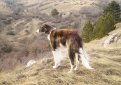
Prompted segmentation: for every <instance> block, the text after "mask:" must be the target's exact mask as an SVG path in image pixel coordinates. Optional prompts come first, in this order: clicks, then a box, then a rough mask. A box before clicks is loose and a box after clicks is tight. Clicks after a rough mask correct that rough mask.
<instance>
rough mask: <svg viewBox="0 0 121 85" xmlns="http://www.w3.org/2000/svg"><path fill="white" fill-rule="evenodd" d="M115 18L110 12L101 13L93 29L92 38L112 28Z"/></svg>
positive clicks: (98, 36) (100, 35)
mask: <svg viewBox="0 0 121 85" xmlns="http://www.w3.org/2000/svg"><path fill="white" fill-rule="evenodd" d="M114 25H115V18H114V16H113V15H112V14H110V13H107V14H103V15H102V16H101V17H100V18H99V19H98V21H97V23H96V25H95V27H94V30H93V38H94V39H95V38H98V39H99V38H102V37H104V36H105V35H107V34H108V33H109V32H110V31H112V30H114V29H115V27H114Z"/></svg>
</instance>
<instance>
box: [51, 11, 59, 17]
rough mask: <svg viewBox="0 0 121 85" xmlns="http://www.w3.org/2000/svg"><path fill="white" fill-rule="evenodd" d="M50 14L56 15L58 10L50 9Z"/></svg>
mask: <svg viewBox="0 0 121 85" xmlns="http://www.w3.org/2000/svg"><path fill="white" fill-rule="evenodd" d="M51 15H52V16H58V15H59V12H58V10H57V9H53V10H52V11H51Z"/></svg>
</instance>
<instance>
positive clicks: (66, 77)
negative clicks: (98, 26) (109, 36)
mask: <svg viewBox="0 0 121 85" xmlns="http://www.w3.org/2000/svg"><path fill="white" fill-rule="evenodd" d="M95 42H97V41H95ZM95 42H92V43H90V44H86V45H85V46H86V50H88V53H89V55H90V56H91V57H90V58H91V61H90V63H91V65H92V67H94V68H95V69H94V70H87V69H85V68H84V67H83V66H82V64H80V68H79V69H78V70H77V71H76V72H75V73H72V74H69V73H67V72H68V71H69V68H70V64H69V61H68V60H67V59H66V60H65V61H63V62H62V65H61V66H60V67H59V68H58V69H53V68H52V65H53V59H52V57H50V58H46V59H43V60H39V61H38V62H37V63H36V64H34V65H32V66H31V67H29V68H25V67H23V68H19V67H18V69H17V70H16V71H14V72H9V73H8V72H4V73H0V85H4V84H5V85H81V84H82V85H120V84H121V68H120V67H121V53H120V51H121V47H120V46H119V47H118V48H113V47H112V48H106V49H104V48H103V47H100V46H99V45H98V44H96V45H95V44H94V43H95ZM92 45H93V47H92Z"/></svg>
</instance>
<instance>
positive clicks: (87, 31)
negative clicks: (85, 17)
mask: <svg viewBox="0 0 121 85" xmlns="http://www.w3.org/2000/svg"><path fill="white" fill-rule="evenodd" d="M92 32H93V25H92V23H91V21H87V22H86V23H85V25H84V28H83V30H82V37H83V40H84V41H85V42H89V41H91V40H92Z"/></svg>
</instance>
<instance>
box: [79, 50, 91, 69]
mask: <svg viewBox="0 0 121 85" xmlns="http://www.w3.org/2000/svg"><path fill="white" fill-rule="evenodd" d="M79 53H80V56H81V60H82V64H83V66H85V67H86V68H87V69H93V68H92V67H91V66H90V65H89V56H88V54H87V53H86V51H85V50H84V49H83V48H80V49H79Z"/></svg>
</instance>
